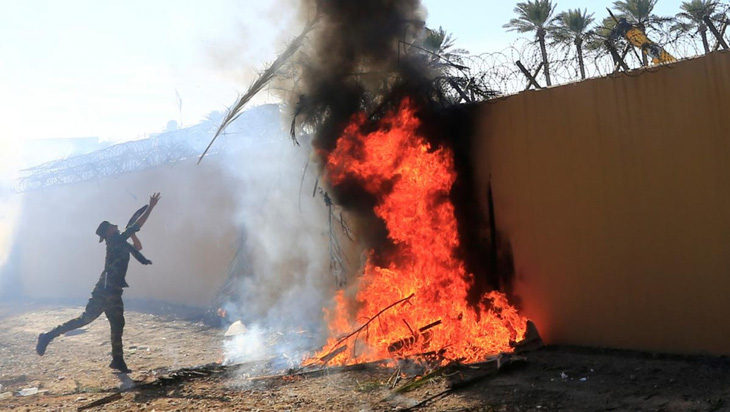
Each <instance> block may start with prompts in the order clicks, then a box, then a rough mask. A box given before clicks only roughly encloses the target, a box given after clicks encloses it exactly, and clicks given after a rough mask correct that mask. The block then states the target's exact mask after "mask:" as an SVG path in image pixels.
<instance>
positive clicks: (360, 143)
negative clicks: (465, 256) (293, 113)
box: [313, 99, 526, 364]
mask: <svg viewBox="0 0 730 412" xmlns="http://www.w3.org/2000/svg"><path fill="white" fill-rule="evenodd" d="M365 121H366V119H365V116H364V115H360V116H358V117H356V118H355V119H354V120H353V121H352V122H351V123H350V124H349V125H348V126H347V128H346V129H345V131H344V133H343V135H342V136H341V138H340V139H339V141H338V144H337V147H336V148H335V150H334V151H333V152H332V153H331V154H330V155H329V157H328V159H327V165H326V170H327V173H328V178H329V181H330V183H331V184H332V185H333V186H337V185H338V184H340V183H342V182H343V181H344V180H345V179H348V178H349V179H356V180H357V181H358V182H359V183H360V184H361V185H362V186H363V187H364V188H365V190H367V191H368V192H369V193H371V194H374V195H376V196H377V203H376V206H375V213H376V215H377V216H378V217H380V218H381V219H383V221H384V222H385V225H386V228H387V230H388V236H389V237H390V239H391V240H392V242H393V244H394V245H395V247H396V251H395V253H393V256H392V257H391V259H390V263H388V264H387V266H385V267H383V266H377V265H376V264H374V263H373V259H371V258H369V259H368V260H367V262H366V264H365V268H364V272H363V276H362V279H361V281H360V288H359V291H358V292H357V295H356V297H355V300H356V303H357V307H358V309H357V313H356V315H355V316H354V317H352V316H351V314H350V312H349V311H348V307H351V306H353V305H352V304H353V302H349V301H348V300H347V299H346V298H345V296H344V293H342V292H340V293H339V294H338V295H337V297H336V306H335V308H334V311H332V312H327V314H328V317H329V328H330V332H331V334H332V335H331V336H337V335H343V334H345V333H348V332H351V331H353V330H356V329H357V327H358V325H357V323H358V322H359V324H360V325H359V326H360V327H362V326H363V322H367V321H368V320H372V321H371V322H370V323H369V324H368V325H367V326H366V327H364V328H362V330H360V331H359V332H358V333H357V334H356V335H353V336H352V337H351V338H349V340H348V341H344V340H342V341H340V340H337V339H336V338H330V340H329V341H328V343H327V345H326V346H325V347H324V349H323V350H322V351H321V352H319V353H317V354H316V355H315V357H316V358H318V359H322V358H323V357H324V358H331V359H327V361H328V362H329V363H330V364H352V363H361V362H369V361H375V360H380V359H387V358H393V357H399V356H403V357H405V356H412V355H415V354H420V353H425V352H430V351H441V352H442V353H443V354H444V355H443V356H444V357H447V358H451V359H457V358H458V359H461V360H463V361H465V362H474V361H480V360H484V359H485V358H487V357H488V356H490V355H494V354H496V353H499V352H509V351H511V347H510V345H509V343H510V341H514V340H518V339H520V338H522V337H523V335H524V332H525V328H526V319H525V318H523V317H522V316H520V315H519V314H518V313H517V311H516V309H515V308H513V307H512V306H510V305H509V303H508V302H507V299H506V297H505V296H504V295H503V294H501V293H499V292H491V293H489V294H486V295H485V296H483V298H482V301H481V303H480V304H479V308H478V309H475V308H474V307H473V306H469V305H468V304H467V292H468V290H469V287H470V286H471V285H472V284H473V281H474V280H473V275H472V274H470V273H467V272H466V270H465V267H464V262H463V261H461V260H460V259H459V258H457V257H456V256H455V251H456V249H457V248H458V247H459V239H458V233H457V222H456V218H455V215H454V206H453V205H452V204H451V202H450V200H449V191H450V190H451V186H452V184H453V183H454V180H455V178H456V173H455V172H454V164H453V155H452V152H451V150H449V149H447V148H437V149H433V148H431V147H430V145H429V144H428V143H427V142H426V141H425V140H424V139H423V138H422V137H420V136H418V134H417V128H418V126H419V119H418V118H417V117H416V115H415V110H414V108H413V106H412V105H411V103H410V102H409V100H408V99H405V100H404V101H403V102H402V103H401V106H400V109H399V110H398V112H397V113H393V112H391V113H388V114H387V115H386V116H385V117H384V118H383V119H382V120H380V123H379V124H378V127H377V130H375V131H372V132H368V133H362V132H361V126H362V125H363V124H364V123H365ZM411 294H412V295H413V296H411V297H409V296H410V295H411ZM400 300H403V301H402V302H400V303H398V304H395V305H393V303H394V302H398V301H400ZM391 305H392V307H389V306H391ZM384 308H388V309H387V310H385V311H384V310H383V309H384ZM381 311H382V313H380V312H381ZM376 316H377V318H376V319H374V318H375V317H376ZM355 339H356V340H357V341H356V342H354V340H355ZM343 345H348V349H347V350H342V349H341V347H342V346H343ZM334 353H337V355H336V356H332V354H334ZM327 355H329V356H327ZM313 360H314V359H313Z"/></svg>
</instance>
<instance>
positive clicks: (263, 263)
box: [204, 124, 335, 362]
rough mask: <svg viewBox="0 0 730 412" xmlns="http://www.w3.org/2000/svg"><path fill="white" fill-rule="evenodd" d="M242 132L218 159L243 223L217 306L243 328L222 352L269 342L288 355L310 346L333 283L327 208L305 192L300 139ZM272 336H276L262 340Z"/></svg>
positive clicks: (252, 353) (261, 347)
mask: <svg viewBox="0 0 730 412" xmlns="http://www.w3.org/2000/svg"><path fill="white" fill-rule="evenodd" d="M283 126H284V124H282V129H283ZM241 127H243V128H245V127H246V126H245V125H243V124H242V125H241ZM228 137H229V138H230V139H236V136H235V135H231V136H228ZM245 140H246V141H244V142H239V144H237V145H236V146H237V148H236V150H235V151H231V152H230V153H227V154H226V155H225V156H224V159H222V160H221V161H223V162H224V163H225V164H226V165H228V166H229V169H228V170H229V173H231V175H232V176H234V179H233V180H234V181H235V182H237V183H236V185H237V186H236V187H235V188H234V191H235V193H236V194H237V196H236V199H237V207H236V210H237V224H238V225H240V228H241V230H242V236H241V247H240V249H239V256H238V264H237V265H236V266H235V267H234V268H232V273H231V275H232V276H234V277H236V279H237V283H236V291H235V294H234V296H232V298H231V300H230V301H228V302H226V303H225V305H224V307H223V308H224V309H226V312H227V313H228V319H229V320H230V321H231V322H232V321H236V320H241V321H243V323H244V324H245V325H246V326H247V327H248V328H249V331H248V332H247V333H245V334H243V335H242V336H240V337H236V338H235V339H234V340H233V341H232V342H229V343H227V345H226V347H225V351H226V357H227V358H228V359H234V360H235V361H239V362H242V361H247V360H255V359H260V358H262V357H271V355H272V350H273V351H274V352H277V353H278V354H279V355H284V354H286V356H288V357H290V358H294V357H296V356H297V354H301V352H302V351H303V350H306V349H312V347H311V345H312V334H314V335H316V334H318V333H319V332H320V331H321V329H322V327H323V325H322V308H323V306H324V305H325V300H326V299H327V297H328V296H331V295H332V290H333V288H334V285H335V283H334V279H333V278H332V276H331V274H330V269H329V259H330V256H329V249H328V246H329V245H328V236H327V233H328V228H327V208H326V206H325V204H324V201H323V199H322V197H321V195H320V194H316V195H314V196H313V195H312V193H313V187H314V185H315V180H316V179H317V175H316V173H317V167H316V166H315V165H312V164H308V158H309V152H310V149H309V148H308V144H307V142H302V146H296V145H294V144H293V142H292V140H291V138H290V137H289V136H288V135H287V134H286V133H284V132H283V131H282V132H281V133H280V134H279V135H276V136H266V137H264V138H262V139H257V140H254V139H245ZM208 160H211V161H212V160H213V159H206V160H204V161H208ZM271 336H277V337H278V338H277V339H275V340H274V341H271V339H269V340H268V341H267V342H268V343H266V344H262V341H264V340H265V339H264V338H265V337H268V338H270V337H271Z"/></svg>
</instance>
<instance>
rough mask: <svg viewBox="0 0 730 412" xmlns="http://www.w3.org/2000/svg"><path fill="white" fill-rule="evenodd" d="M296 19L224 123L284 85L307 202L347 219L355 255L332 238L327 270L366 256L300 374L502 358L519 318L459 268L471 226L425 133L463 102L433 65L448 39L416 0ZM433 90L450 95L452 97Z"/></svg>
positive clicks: (445, 143) (311, 8)
mask: <svg viewBox="0 0 730 412" xmlns="http://www.w3.org/2000/svg"><path fill="white" fill-rule="evenodd" d="M302 11H303V13H302V15H306V20H307V21H308V23H307V24H305V25H304V29H303V31H302V33H301V34H300V35H299V36H298V37H297V38H296V39H294V41H293V42H292V43H291V44H290V45H289V47H287V49H286V51H285V52H284V53H283V54H282V55H280V56H279V58H278V59H277V60H276V61H275V63H274V64H272V65H271V66H270V67H269V69H267V70H266V71H265V72H264V73H262V76H261V77H260V79H259V81H257V82H255V83H254V85H252V87H251V89H250V92H249V93H247V94H246V95H244V97H242V98H241V99H239V101H238V102H237V103H236V105H235V107H233V108H232V109H231V111H230V112H229V114H228V116H227V119H235V117H236V116H237V113H238V112H239V111H240V110H241V108H242V107H243V105H244V104H245V103H246V102H247V101H248V99H249V98H250V97H251V95H252V94H255V93H256V92H258V91H259V90H261V88H262V87H263V86H264V85H265V84H266V83H268V82H269V81H274V82H277V83H279V84H281V85H286V87H280V89H281V90H288V91H289V92H288V93H287V94H286V95H285V96H283V97H284V99H285V100H287V101H288V102H289V105H290V107H291V108H292V112H293V113H292V118H293V120H292V136H294V135H295V131H296V130H297V129H298V130H299V131H300V132H302V133H304V134H307V135H308V134H309V133H312V135H313V136H312V138H311V146H312V153H313V154H314V158H313V160H315V162H316V163H317V164H318V166H319V168H320V173H319V175H320V178H321V182H320V181H318V182H317V183H315V191H314V193H315V194H316V193H317V186H319V187H320V192H321V194H322V196H323V198H324V199H325V203H326V205H327V207H328V208H330V215H331V214H332V210H331V208H332V207H333V205H334V207H337V208H341V209H342V210H344V211H345V214H346V216H347V217H346V218H343V219H342V220H341V223H342V226H343V227H347V228H348V229H347V237H348V240H350V241H351V242H352V243H355V246H354V248H353V249H355V250H354V252H353V251H343V250H342V248H341V247H340V245H339V244H336V242H337V240H338V239H337V236H332V235H331V236H330V239H329V241H330V243H333V242H335V244H336V247H334V250H335V251H336V252H337V253H335V255H337V256H333V257H332V259H333V260H336V261H337V263H338V264H337V265H334V266H337V268H339V270H344V269H343V266H344V265H342V264H341V261H342V260H343V258H342V256H341V255H342V254H347V253H351V254H352V255H354V256H357V255H360V256H364V258H363V259H361V261H362V265H361V266H360V267H354V268H348V269H349V270H347V271H348V272H349V273H346V274H345V275H343V276H338V282H337V287H338V288H339V291H338V292H337V294H336V297H335V301H336V306H335V308H334V309H332V310H330V311H328V312H327V318H328V319H327V323H328V327H329V329H330V336H331V337H330V338H329V341H328V343H327V344H326V345H325V347H324V348H323V349H322V350H321V351H319V352H318V353H317V354H315V355H314V356H312V357H311V358H310V359H309V360H307V361H306V362H305V364H306V365H315V364H318V363H319V364H321V365H348V364H356V363H367V362H374V361H379V360H383V359H393V358H395V359H407V358H409V357H419V356H420V357H425V358H428V359H430V361H431V362H435V363H436V364H446V363H449V362H467V363H468V362H479V361H483V360H485V359H487V358H489V357H490V356H494V355H496V354H499V353H503V352H511V351H513V347H512V346H511V344H514V342H516V341H519V340H521V339H522V338H523V336H524V333H525V330H526V322H527V320H526V319H525V318H523V317H522V316H520V315H519V314H518V312H517V310H516V308H515V307H513V306H512V305H510V304H509V302H508V299H507V296H506V295H505V294H503V293H502V292H500V291H497V290H487V289H486V288H485V287H484V285H482V284H481V283H483V282H481V283H480V282H478V281H477V279H475V275H474V273H473V272H472V271H471V268H470V265H469V264H468V263H467V262H465V260H464V249H465V247H466V246H465V245H464V244H463V243H462V240H463V239H462V237H463V236H462V233H460V230H459V226H465V225H469V223H464V222H461V223H459V222H457V213H456V208H457V206H455V205H454V204H453V201H452V188H453V187H454V184H455V182H457V180H458V179H459V176H457V167H456V165H455V156H454V149H453V148H452V147H451V146H452V145H453V141H452V140H451V139H453V138H455V137H452V136H433V135H434V133H438V132H442V133H449V132H450V131H449V130H441V131H434V130H426V129H428V127H429V124H431V123H434V122H435V123H437V122H438V120H437V119H438V117H439V116H440V114H439V110H443V109H444V108H446V107H449V106H451V105H453V104H455V103H457V102H462V101H464V96H465V95H466V94H465V93H464V90H463V88H459V87H458V85H459V82H455V81H447V82H443V81H441V80H443V79H444V78H448V77H449V76H448V73H449V71H450V70H454V69H456V70H465V69H466V68H465V67H463V66H460V65H459V64H457V63H454V62H450V61H448V60H447V59H444V58H443V57H442V56H440V55H439V54H438V50H439V47H441V46H444V42H448V39H447V36H446V35H445V33H444V32H443V31H442V30H441V31H433V30H429V29H427V28H426V27H425V10H424V9H423V8H422V7H421V5H420V2H419V1H411V0H408V1H405V0H400V1H371V2H349V1H334V0H330V1H315V2H312V1H304V2H302ZM444 84H446V85H451V86H449V87H456V89H457V90H456V91H452V92H453V94H454V96H456V98H454V99H449V98H447V97H446V96H447V95H448V93H447V92H446V91H445V89H444V88H443V85H444ZM484 96H487V94H485V95H484ZM466 101H470V100H469V99H467V100H466ZM424 118H427V119H428V120H426V121H424V120H423V119H424ZM225 126H226V122H225V121H224V122H223V124H222V125H221V127H220V128H219V130H218V133H220V132H221V131H222V130H223V129H224V128H225ZM308 141H309V139H308ZM295 142H296V143H297V144H298V143H299V142H298V141H297V140H296V139H295ZM211 143H212V142H211ZM461 169H463V168H460V169H459V170H461ZM463 179H464V178H463V177H462V180H463ZM472 196H473V195H472ZM472 200H474V199H471V198H470V199H467V200H465V203H466V202H469V201H472ZM345 219H347V220H348V223H349V224H345V223H343V222H344V220H345ZM476 223H481V222H472V224H476ZM350 230H351V231H352V233H353V234H354V236H353V237H354V238H355V240H354V241H353V240H352V238H351V237H350ZM330 231H331V230H330ZM351 257H352V256H351ZM356 260H357V259H356V258H354V259H349V261H356ZM475 296H476V298H475Z"/></svg>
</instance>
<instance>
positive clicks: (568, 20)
mask: <svg viewBox="0 0 730 412" xmlns="http://www.w3.org/2000/svg"><path fill="white" fill-rule="evenodd" d="M593 20H594V19H593V13H591V14H588V9H584V10H583V11H581V10H580V9H575V10H573V9H568V11H564V12H562V13H560V14H558V15H557V16H556V17H555V20H554V29H553V31H552V33H551V34H552V37H553V38H554V39H555V40H557V41H558V42H560V43H563V44H570V43H573V44H574V45H575V50H576V53H577V54H578V67H580V78H581V79H585V78H586V70H585V66H584V64H583V41H584V40H585V39H586V38H587V37H588V35H589V34H588V33H589V31H588V26H590V25H591V23H593Z"/></svg>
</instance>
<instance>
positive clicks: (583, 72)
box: [575, 37, 586, 80]
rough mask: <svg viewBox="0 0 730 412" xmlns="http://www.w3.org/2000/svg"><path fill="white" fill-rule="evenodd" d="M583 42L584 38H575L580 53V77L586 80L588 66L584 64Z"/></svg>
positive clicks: (577, 50) (576, 47)
mask: <svg viewBox="0 0 730 412" xmlns="http://www.w3.org/2000/svg"><path fill="white" fill-rule="evenodd" d="M582 43H583V39H581V38H580V37H576V38H575V49H576V52H577V53H578V67H580V78H581V80H585V78H586V68H585V65H584V64H583V48H582V47H581V45H582Z"/></svg>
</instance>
